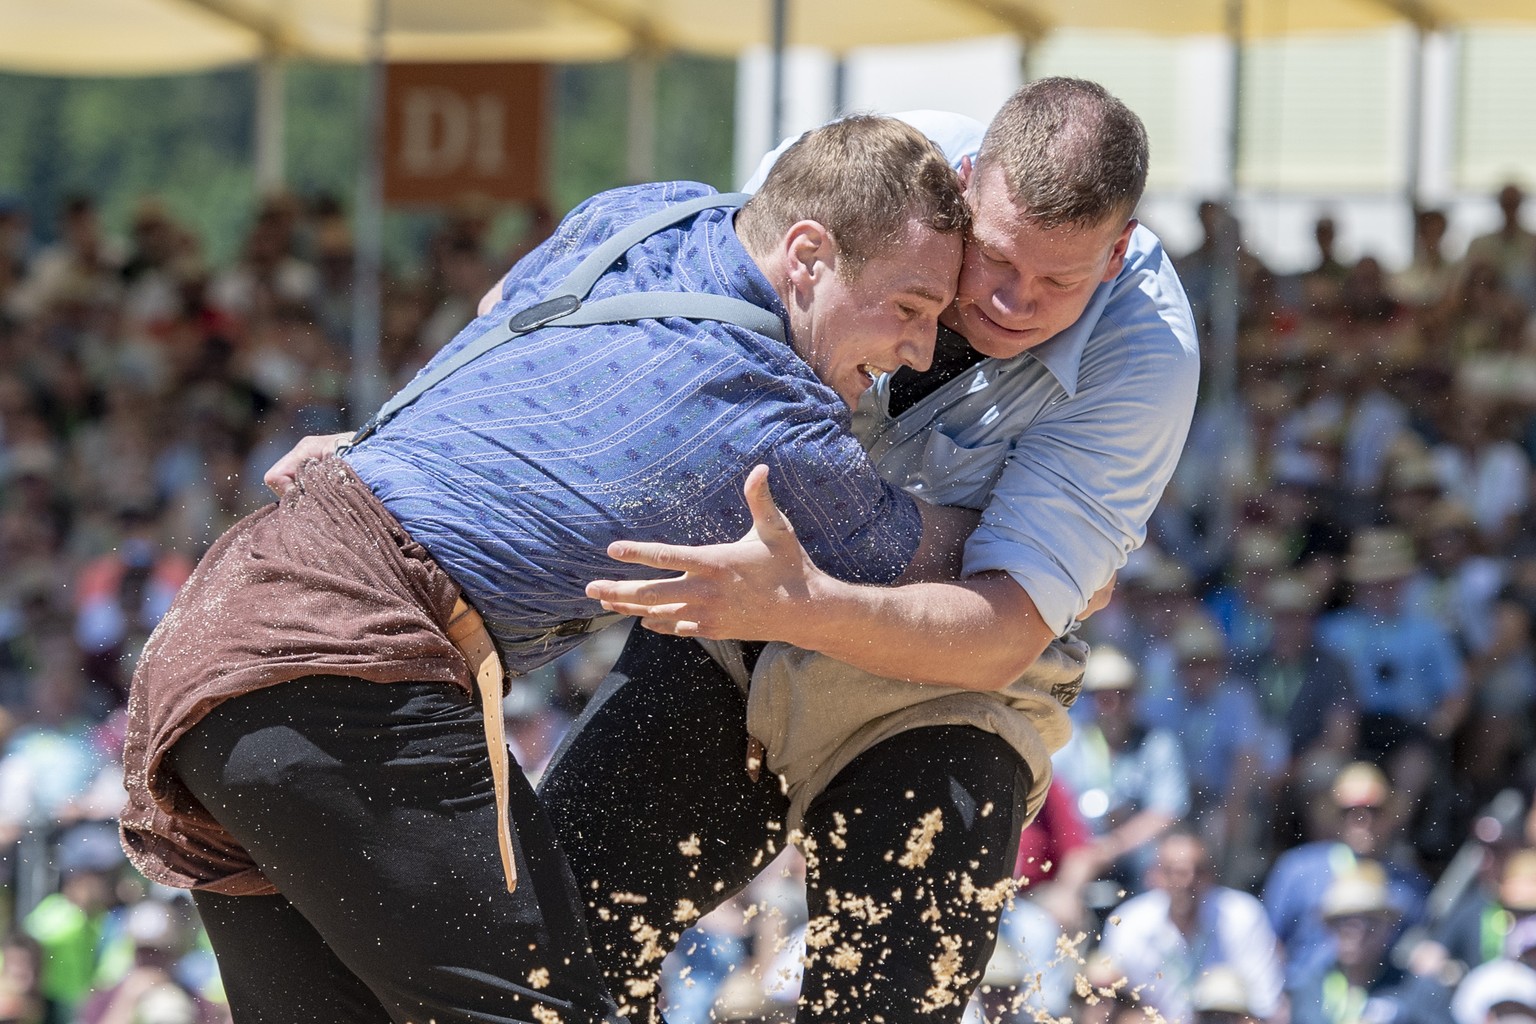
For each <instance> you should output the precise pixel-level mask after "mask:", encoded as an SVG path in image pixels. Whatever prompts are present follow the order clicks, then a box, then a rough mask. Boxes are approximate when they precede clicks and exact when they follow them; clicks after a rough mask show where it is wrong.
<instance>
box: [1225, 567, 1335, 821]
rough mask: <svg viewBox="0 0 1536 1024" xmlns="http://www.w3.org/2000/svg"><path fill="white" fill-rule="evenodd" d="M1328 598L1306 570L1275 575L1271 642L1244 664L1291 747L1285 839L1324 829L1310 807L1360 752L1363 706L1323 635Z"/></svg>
mask: <svg viewBox="0 0 1536 1024" xmlns="http://www.w3.org/2000/svg"><path fill="white" fill-rule="evenodd" d="M1321 600H1322V598H1321V591H1319V590H1318V589H1317V588H1316V587H1315V586H1314V585H1312V584H1311V583H1310V582H1309V581H1308V580H1307V578H1306V577H1304V576H1302V575H1300V574H1287V575H1283V576H1277V577H1275V578H1274V579H1272V580H1270V581H1269V583H1268V584H1267V585H1266V586H1265V587H1264V591H1263V594H1262V605H1261V607H1260V609H1259V612H1260V614H1263V615H1265V616H1266V617H1267V618H1268V619H1269V622H1270V630H1269V637H1268V641H1267V642H1266V643H1265V644H1264V646H1263V647H1262V648H1261V649H1259V650H1258V651H1255V652H1254V653H1253V654H1251V655H1250V656H1249V657H1247V658H1245V659H1243V660H1242V661H1240V662H1239V665H1238V672H1239V674H1241V675H1242V676H1244V677H1245V678H1247V679H1250V680H1252V681H1253V684H1254V688H1255V690H1256V692H1257V694H1258V698H1259V706H1260V709H1261V710H1262V711H1263V714H1264V719H1265V721H1266V722H1267V723H1268V725H1269V727H1270V728H1271V729H1273V730H1274V731H1275V732H1277V733H1278V734H1279V735H1280V736H1282V737H1283V738H1284V740H1285V743H1286V747H1287V749H1288V751H1289V756H1290V760H1289V764H1288V766H1287V768H1286V771H1285V778H1286V780H1287V782H1288V784H1287V785H1285V786H1282V787H1280V793H1279V800H1278V803H1277V812H1278V818H1277V820H1276V823H1275V824H1276V832H1275V835H1276V841H1278V842H1281V843H1282V844H1283V845H1291V844H1292V843H1294V842H1298V841H1300V840H1302V839H1303V838H1305V837H1306V836H1308V835H1317V834H1320V833H1319V831H1318V830H1316V829H1315V828H1314V829H1312V830H1311V831H1310V832H1309V829H1308V826H1309V822H1308V820H1307V819H1308V816H1309V814H1308V812H1309V811H1310V810H1311V809H1312V808H1314V807H1316V806H1317V805H1318V801H1317V800H1316V799H1315V798H1316V797H1317V796H1318V795H1320V794H1321V793H1323V792H1324V791H1326V789H1327V787H1328V786H1329V784H1331V783H1332V781H1333V776H1334V775H1335V774H1336V773H1337V772H1338V770H1339V769H1340V768H1342V767H1343V766H1344V765H1345V764H1346V763H1348V762H1349V760H1350V759H1351V758H1352V757H1353V756H1354V750H1355V744H1356V740H1357V738H1358V735H1359V707H1358V705H1357V703H1356V701H1355V699H1354V696H1353V693H1352V691H1351V690H1350V687H1349V683H1348V678H1347V674H1346V672H1345V668H1344V665H1343V663H1342V662H1340V660H1339V659H1338V658H1337V657H1335V656H1334V655H1333V654H1332V653H1331V652H1330V651H1329V650H1328V649H1327V648H1326V647H1324V646H1323V645H1322V644H1320V643H1319V642H1318V640H1317V619H1318V608H1319V606H1320V604H1321Z"/></svg>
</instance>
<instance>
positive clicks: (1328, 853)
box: [1263, 762, 1429, 985]
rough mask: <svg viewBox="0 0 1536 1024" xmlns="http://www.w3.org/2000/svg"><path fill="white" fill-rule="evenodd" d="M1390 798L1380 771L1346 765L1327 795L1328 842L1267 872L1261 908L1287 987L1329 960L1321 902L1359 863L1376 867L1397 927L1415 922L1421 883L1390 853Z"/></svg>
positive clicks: (1299, 850) (1300, 849) (1289, 854)
mask: <svg viewBox="0 0 1536 1024" xmlns="http://www.w3.org/2000/svg"><path fill="white" fill-rule="evenodd" d="M1390 800H1391V788H1390V787H1389V786H1388V784H1387V779H1386V776H1385V775H1383V774H1382V773H1381V769H1379V768H1377V767H1376V766H1375V765H1372V764H1367V763H1364V762H1356V763H1354V764H1350V765H1348V766H1346V767H1345V768H1344V769H1343V770H1342V771H1340V772H1339V774H1338V775H1337V776H1336V777H1335V779H1334V782H1333V787H1332V790H1331V791H1330V802H1331V804H1332V806H1333V808H1334V810H1335V812H1336V817H1335V818H1334V823H1335V828H1336V833H1335V835H1334V837H1332V838H1330V839H1326V840H1319V841H1316V842H1311V843H1304V844H1303V845H1301V846H1297V847H1294V848H1292V849H1290V850H1287V851H1286V852H1285V853H1283V854H1281V856H1280V858H1279V859H1278V860H1276V861H1275V865H1274V867H1273V868H1272V869H1271V870H1270V872H1269V877H1268V878H1267V879H1266V880H1265V883H1264V893H1263V901H1264V908H1265V909H1266V910H1267V911H1269V919H1270V922H1271V923H1272V924H1273V925H1274V928H1275V934H1277V935H1278V936H1279V937H1280V941H1281V942H1283V943H1284V944H1285V948H1286V955H1287V957H1288V962H1287V966H1286V980H1287V983H1288V984H1290V985H1295V984H1297V983H1298V982H1299V980H1300V979H1301V978H1303V977H1305V976H1306V975H1307V974H1308V973H1309V972H1315V971H1316V970H1317V969H1318V967H1319V965H1320V964H1322V963H1324V962H1326V960H1327V959H1328V957H1329V956H1330V955H1331V953H1332V947H1333V937H1332V935H1331V934H1330V933H1329V931H1328V928H1327V923H1326V920H1325V917H1324V914H1323V902H1324V898H1325V896H1326V894H1327V892H1328V889H1329V887H1330V886H1331V885H1332V884H1333V882H1334V881H1335V880H1336V879H1337V878H1338V877H1339V876H1341V875H1344V874H1347V873H1349V872H1350V871H1352V870H1353V869H1354V868H1355V866H1356V865H1357V864H1359V863H1360V862H1362V861H1367V860H1369V861H1371V862H1373V863H1376V864H1378V865H1379V868H1380V870H1381V871H1382V872H1383V873H1384V876H1385V885H1386V889H1387V898H1388V900H1390V902H1391V904H1392V907H1393V910H1394V911H1395V914H1396V916H1397V918H1398V919H1399V920H1400V921H1401V922H1402V923H1403V924H1405V925H1406V924H1412V923H1415V922H1417V921H1418V920H1419V918H1420V917H1421V916H1422V914H1423V908H1424V900H1425V898H1426V897H1427V896H1428V894H1429V880H1428V879H1427V878H1425V877H1424V875H1423V874H1422V873H1421V872H1420V871H1419V870H1418V869H1417V868H1415V867H1413V866H1412V865H1411V864H1409V863H1406V862H1405V861H1404V859H1403V858H1401V857H1400V856H1398V855H1397V854H1396V853H1395V851H1393V850H1392V849H1391V843H1390V839H1391V834H1392V830H1391V828H1390V826H1389V824H1388V822H1387V819H1386V817H1385V814H1384V811H1385V808H1386V807H1387V805H1388V803H1389V802H1390Z"/></svg>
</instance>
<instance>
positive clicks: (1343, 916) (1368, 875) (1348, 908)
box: [1291, 861, 1449, 1024]
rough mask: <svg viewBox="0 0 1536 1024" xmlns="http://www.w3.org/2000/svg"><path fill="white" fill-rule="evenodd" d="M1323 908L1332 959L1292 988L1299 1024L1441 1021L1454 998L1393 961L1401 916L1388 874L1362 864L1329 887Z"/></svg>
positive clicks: (1295, 1021)
mask: <svg viewBox="0 0 1536 1024" xmlns="http://www.w3.org/2000/svg"><path fill="white" fill-rule="evenodd" d="M1319 909H1320V910H1321V912H1322V917H1323V920H1324V922H1325V923H1326V925H1327V929H1328V932H1329V934H1330V935H1331V936H1332V940H1333V941H1332V948H1331V950H1330V953H1329V956H1328V957H1327V958H1326V959H1325V960H1324V961H1323V962H1322V963H1321V964H1320V965H1317V966H1314V967H1313V968H1311V969H1309V970H1307V971H1305V972H1303V973H1302V975H1301V977H1300V980H1299V981H1298V982H1297V983H1296V984H1295V986H1294V987H1293V988H1292V989H1291V1020H1292V1024H1439V1022H1441V1021H1443V1020H1444V1019H1445V1016H1446V1007H1447V1003H1448V998H1449V994H1448V993H1447V992H1446V991H1444V990H1443V989H1441V988H1440V987H1439V986H1437V985H1435V984H1434V983H1433V982H1430V981H1428V980H1426V979H1423V978H1417V977H1415V976H1413V975H1411V974H1408V973H1407V972H1405V971H1404V970H1402V969H1401V968H1399V967H1397V966H1395V965H1393V964H1392V963H1391V962H1390V961H1389V957H1388V951H1389V950H1390V949H1391V946H1392V941H1393V938H1394V936H1395V935H1396V934H1397V931H1398V926H1399V923H1400V921H1401V915H1400V913H1399V911H1398V909H1397V907H1396V906H1394V905H1393V903H1392V900H1391V898H1390V895H1389V893H1388V886H1387V877H1386V872H1385V871H1384V870H1383V869H1382V867H1381V865H1379V864H1377V863H1374V862H1372V861H1360V862H1358V863H1357V864H1356V865H1355V866H1354V867H1353V868H1352V869H1350V870H1348V871H1346V872H1342V873H1340V874H1339V875H1338V876H1336V877H1335V878H1334V879H1333V881H1332V882H1330V883H1329V885H1328V888H1327V890H1326V891H1325V892H1324V894H1323V899H1322V902H1321V904H1320V907H1319Z"/></svg>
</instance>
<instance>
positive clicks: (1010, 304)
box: [992, 280, 1037, 320]
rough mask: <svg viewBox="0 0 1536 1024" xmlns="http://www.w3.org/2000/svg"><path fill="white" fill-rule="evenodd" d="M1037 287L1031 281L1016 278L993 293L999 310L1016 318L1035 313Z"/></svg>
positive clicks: (993, 298)
mask: <svg viewBox="0 0 1536 1024" xmlns="http://www.w3.org/2000/svg"><path fill="white" fill-rule="evenodd" d="M1036 295H1037V292H1036V288H1035V286H1034V285H1033V284H1032V283H1030V282H1029V281H1025V280H1015V281H1013V282H1011V283H1010V284H1009V285H1008V286H1006V287H1003V288H999V289H998V290H997V291H995V292H993V293H992V301H993V302H995V303H996V304H997V308H998V311H999V312H1001V313H1004V314H1006V315H1007V316H1009V317H1013V318H1016V319H1020V320H1022V319H1027V318H1028V317H1031V316H1034V315H1035V303H1036Z"/></svg>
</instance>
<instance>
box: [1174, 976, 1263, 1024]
mask: <svg viewBox="0 0 1536 1024" xmlns="http://www.w3.org/2000/svg"><path fill="white" fill-rule="evenodd" d="M1189 1005H1190V1009H1192V1010H1194V1013H1195V1024H1259V1021H1260V1019H1261V1018H1260V1016H1259V1015H1258V1014H1256V1013H1255V1012H1254V1009H1253V1001H1252V1000H1251V999H1250V998H1249V997H1248V986H1247V985H1245V984H1244V983H1243V978H1242V975H1240V974H1238V973H1237V972H1236V971H1234V970H1233V969H1232V968H1230V967H1227V966H1225V965H1222V966H1217V967H1212V968H1211V969H1210V970H1209V971H1206V972H1205V974H1203V975H1201V977H1200V980H1199V981H1197V982H1195V988H1194V991H1193V992H1192V993H1191V994H1190V997H1189Z"/></svg>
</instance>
